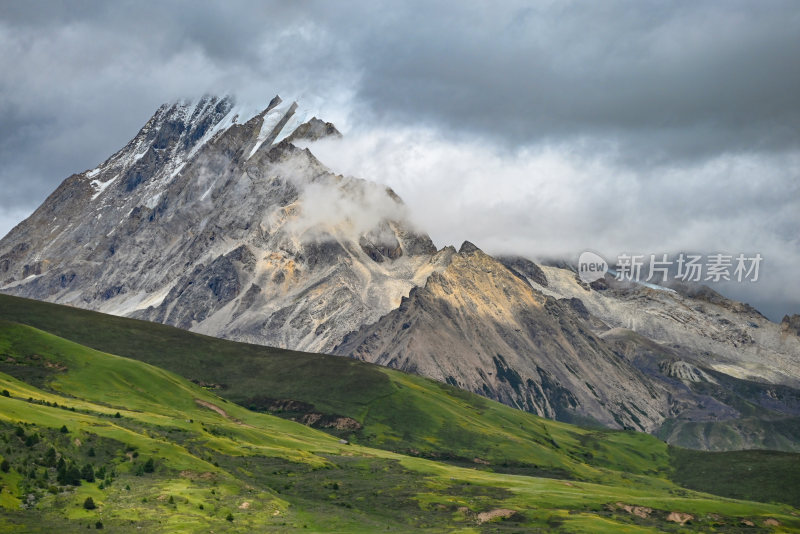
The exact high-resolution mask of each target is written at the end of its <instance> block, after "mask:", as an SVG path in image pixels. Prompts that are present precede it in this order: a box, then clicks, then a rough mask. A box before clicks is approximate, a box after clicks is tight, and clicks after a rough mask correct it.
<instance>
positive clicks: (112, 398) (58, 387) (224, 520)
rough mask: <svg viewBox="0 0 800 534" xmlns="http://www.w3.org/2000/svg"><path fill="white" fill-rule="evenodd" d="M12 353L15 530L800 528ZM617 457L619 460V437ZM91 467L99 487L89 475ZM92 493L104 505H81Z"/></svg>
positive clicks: (4, 333)
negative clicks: (445, 460)
mask: <svg viewBox="0 0 800 534" xmlns="http://www.w3.org/2000/svg"><path fill="white" fill-rule="evenodd" d="M0 347H1V349H0V350H2V352H3V355H4V361H5V362H6V364H8V365H10V366H12V367H13V368H14V370H15V371H16V373H15V374H18V375H20V376H23V375H24V376H27V377H28V379H29V380H30V381H32V382H38V384H39V387H36V386H34V385H32V384H30V383H27V382H23V381H20V380H18V379H16V378H13V377H12V376H11V375H9V374H6V373H0V388H2V389H3V390H5V392H6V393H4V394H3V396H0V407H2V409H1V410H0V427H2V430H1V431H0V433H2V436H3V440H4V442H5V443H6V444H7V446H6V448H5V450H4V451H3V459H4V460H5V461H6V462H7V464H5V465H7V466H8V469H5V468H4V469H3V472H2V473H0V480H1V481H2V482H0V483H1V484H2V486H3V491H2V495H3V498H2V499H1V500H0V506H2V507H3V508H4V513H3V514H2V519H0V529H1V530H2V531H18V530H20V529H24V530H26V531H30V532H37V531H46V530H52V529H53V528H57V529H58V530H59V531H62V532H69V531H78V530H81V531H83V530H85V529H86V525H89V526H95V525H96V524H97V523H98V522H99V523H102V525H103V526H104V528H108V527H112V528H113V529H114V531H118V532H127V531H131V532H135V531H138V530H139V529H142V528H145V529H147V530H148V531H152V532H174V531H184V530H191V531H194V530H197V529H198V528H209V527H211V528H214V529H215V530H221V531H232V532H248V531H253V530H254V529H255V530H269V531H284V532H290V531H294V530H307V529H311V530H312V531H317V532H324V531H330V532H362V531H363V532H371V531H375V529H376V528H379V529H380V530H384V529H388V530H390V531H391V530H399V531H408V530H410V529H413V530H416V531H441V530H442V529H444V528H447V529H453V528H458V529H461V530H462V531H464V532H481V531H488V530H496V529H498V528H499V529H501V530H519V529H523V530H529V531H531V530H534V531H535V530H537V529H552V528H556V527H562V528H565V529H567V530H569V531H573V532H580V531H587V532H588V531H593V532H601V531H609V532H613V531H618V530H619V529H620V528H626V529H628V530H630V531H632V532H634V531H642V532H646V531H651V530H653V529H660V528H670V527H671V525H674V524H675V523H674V521H675V518H678V520H679V521H683V520H684V519H687V518H689V516H691V518H690V519H688V520H689V522H690V523H689V524H687V525H688V526H689V527H690V528H696V529H699V530H704V529H708V528H711V527H712V526H715V527H716V528H719V529H721V530H725V529H726V528H736V527H738V524H739V523H740V522H742V521H749V522H752V523H753V524H758V525H764V526H765V527H766V528H774V527H777V528H780V529H782V530H783V531H787V530H795V529H800V520H798V519H797V518H796V517H794V516H793V515H791V513H792V509H791V508H789V507H786V506H776V505H767V504H756V503H749V502H744V501H732V500H726V499H720V498H713V497H710V496H707V495H703V494H695V493H693V492H690V491H686V490H680V489H679V488H678V487H677V486H674V485H673V484H672V483H670V482H668V481H667V480H665V479H663V478H657V477H653V476H637V477H632V478H631V477H630V476H629V475H625V476H622V473H620V476H619V477H617V476H615V475H614V470H613V469H608V470H605V469H604V470H599V469H594V470H595V471H597V472H601V471H602V472H603V473H604V476H605V477H606V480H605V481H602V483H589V482H581V481H572V482H567V481H564V480H555V479H547V478H533V477H525V476H514V475H503V474H496V473H491V472H488V471H477V470H474V469H464V468H460V467H455V466H449V465H445V464H442V463H437V462H432V461H430V460H425V459H420V458H412V457H409V456H403V455H398V454H395V453H391V452H387V451H381V450H378V449H368V448H364V447H361V446H359V445H351V444H343V443H341V442H340V441H338V440H337V439H336V438H334V437H331V436H329V435H327V434H324V433H321V432H319V431H316V430H313V429H309V428H307V427H305V426H303V425H300V424H298V423H293V422H290V421H286V420H283V419H280V418H276V417H272V416H268V415H263V414H257V413H253V412H250V411H248V410H245V409H243V408H240V407H238V406H236V405H234V404H233V403H230V402H226V401H225V400H223V399H220V398H219V397H217V396H215V395H213V394H211V393H209V392H208V391H205V390H203V389H202V388H200V387H198V386H197V385H194V384H192V383H190V382H187V381H186V380H184V379H181V378H179V377H178V376H176V375H174V374H172V373H169V372H166V371H163V370H161V369H158V368H156V367H153V366H150V365H147V364H144V363H141V362H136V361H134V360H129V359H125V358H120V357H117V356H113V355H110V354H106V353H101V352H99V351H96V350H93V349H89V348H86V347H83V346H81V345H78V344H75V343H73V342H70V341H67V340H64V339H62V338H59V337H56V336H53V335H51V334H47V333H45V332H42V331H39V330H36V329H33V328H31V327H28V326H22V325H18V324H12V323H7V322H1V323H0ZM7 369H8V367H7ZM31 377H32V378H31ZM408 386H411V384H408ZM487 402H488V401H487ZM501 409H502V410H508V408H505V407H502V408H501ZM509 411H511V410H509ZM514 413H520V414H521V412H514ZM527 417H531V418H533V416H530V415H528V416H527ZM548 423H549V422H548ZM555 425H558V424H555ZM561 426H564V429H566V428H567V427H566V426H565V425H561ZM59 429H61V430H59ZM619 435H620V437H621V439H622V441H626V436H627V435H632V434H626V433H620V434H619ZM638 436H641V438H636V439H644V440H645V441H648V440H653V438H651V437H648V436H645V435H638ZM559 437H560V436H557V437H556V439H558V438H559ZM629 444H632V442H630V443H629ZM608 447H609V450H615V449H616V450H617V455H618V456H621V454H620V453H622V452H623V451H622V450H621V449H617V445H615V444H614V442H613V440H611V441H610V442H609V443H608ZM50 448H52V449H53V450H54V451H55V452H54V453H50V452H49V449H50ZM551 450H552V452H553V454H554V455H556V456H559V455H563V453H562V452H559V450H558V448H557V447H553V448H551ZM51 459H52V460H51ZM61 459H63V460H64V465H65V467H64V468H63V470H64V472H65V473H70V472H71V469H72V467H71V466H76V467H77V466H83V468H82V469H80V472H81V475H80V477H81V480H80V481H78V480H62V479H61V474H60V473H61V470H62V468H61V467H58V466H57V465H55V464H59V463H60V460H61ZM150 460H152V461H150ZM641 462H642V465H644V464H646V463H649V462H648V461H647V460H644V459H642V460H641ZM85 464H90V465H92V468H93V469H92V470H93V471H94V472H97V473H102V476H98V477H96V476H95V475H94V474H92V476H91V477H89V476H88V475H85V471H86V468H85V467H86V465H85ZM148 466H149V467H148ZM95 470H96V471H95ZM66 476H67V477H69V475H66ZM56 478H58V479H59V480H56ZM598 482H601V481H598ZM78 484H79V485H78ZM87 497H91V498H92V502H93V504H94V508H91V507H89V506H81V504H83V503H85V501H86V499H87ZM634 505H635V506H638V507H639V508H637V509H636V510H635V511H636V513H632V511H634V508H633V506H634ZM626 507H627V508H626ZM670 514H672V515H670ZM679 514H688V515H679ZM671 518H672V519H671ZM56 525H57V527H56ZM676 526H677V525H676Z"/></svg>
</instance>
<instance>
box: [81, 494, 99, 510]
mask: <svg viewBox="0 0 800 534" xmlns="http://www.w3.org/2000/svg"><path fill="white" fill-rule="evenodd" d="M83 507H84V508H86V509H87V510H94V509H95V508H97V505H96V504H95V503H94V499H92V498H91V497H86V500H85V501H83Z"/></svg>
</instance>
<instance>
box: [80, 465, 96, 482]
mask: <svg viewBox="0 0 800 534" xmlns="http://www.w3.org/2000/svg"><path fill="white" fill-rule="evenodd" d="M81 478H82V479H84V480H85V481H86V482H94V468H93V467H92V464H86V465H84V466H83V469H82V470H81Z"/></svg>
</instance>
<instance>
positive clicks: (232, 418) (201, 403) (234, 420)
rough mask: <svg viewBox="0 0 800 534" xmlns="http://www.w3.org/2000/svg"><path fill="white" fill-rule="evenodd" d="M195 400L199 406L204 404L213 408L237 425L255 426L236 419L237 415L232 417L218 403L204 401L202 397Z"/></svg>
mask: <svg viewBox="0 0 800 534" xmlns="http://www.w3.org/2000/svg"><path fill="white" fill-rule="evenodd" d="M194 402H196V403H197V404H198V405H199V406H203V407H204V408H208V409H209V410H213V411H215V412H217V413H218V414H220V415H221V416H222V417H224V418H225V419H228V420H229V421H233V422H234V423H236V424H237V425H242V426H247V427H250V428H253V426H252V425H248V424H247V423H244V422H243V421H240V420H239V419H236V418H235V417H231V416H230V415H228V412H226V411H225V410H223V409H222V408H220V407H219V406H217V405H216V404H213V403H211V402H208V401H204V400H201V399H195V400H194Z"/></svg>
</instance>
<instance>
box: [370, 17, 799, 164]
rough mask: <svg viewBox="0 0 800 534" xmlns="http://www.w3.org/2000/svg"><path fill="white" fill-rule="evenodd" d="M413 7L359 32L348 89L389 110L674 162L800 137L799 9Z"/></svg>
mask: <svg viewBox="0 0 800 534" xmlns="http://www.w3.org/2000/svg"><path fill="white" fill-rule="evenodd" d="M536 5H537V6H538V7H534V8H521V9H516V10H515V9H506V10H503V9H499V10H495V9H491V10H486V9H484V10H458V9H449V8H445V9H443V8H439V9H436V8H434V9H431V8H426V7H420V6H418V7H420V8H419V9H416V10H414V11H413V12H411V13H408V12H403V13H398V14H396V16H393V17H386V18H385V19H384V20H383V21H382V23H381V24H379V25H377V26H376V27H372V28H371V29H370V30H369V31H368V32H367V33H366V34H365V35H361V36H360V37H359V38H360V41H359V46H360V47H361V49H362V52H363V53H362V54H361V55H360V57H362V58H363V64H364V69H365V72H367V73H369V75H368V76H365V78H364V80H363V85H362V86H361V87H360V95H361V96H362V97H363V98H364V101H366V102H367V103H368V104H369V105H370V107H371V109H372V110H373V111H376V112H380V111H382V112H384V113H385V114H386V115H388V116H390V117H391V118H397V117H401V118H403V119H405V120H408V121H416V120H419V117H424V118H425V119H426V120H433V121H436V122H439V123H441V124H445V125H447V126H449V127H451V128H453V129H454V130H456V131H463V130H465V129H470V130H472V131H474V132H477V133H481V134H490V135H497V136H500V137H502V138H503V139H504V140H505V141H506V142H510V143H513V144H517V145H518V144H525V143H529V142H532V141H537V140H542V139H545V140H551V139H561V138H563V137H569V136H573V137H583V138H590V139H591V140H594V141H597V142H600V141H602V142H605V143H614V144H615V145H618V146H617V149H618V150H620V151H621V152H622V155H623V156H625V157H630V158H634V159H642V158H643V157H644V156H647V157H650V158H654V159H656V160H659V161H661V160H664V161H674V160H675V158H697V157H707V156H709V155H714V154H717V153H719V152H725V151H765V150H778V151H780V150H785V149H787V148H794V147H797V146H798V142H799V141H800V8H799V7H798V5H797V4H796V3H784V2H750V3H742V2H738V3H737V2H714V3H708V2H677V3H669V4H668V3H653V2H584V3H570V2H566V3H554V4H536Z"/></svg>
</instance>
